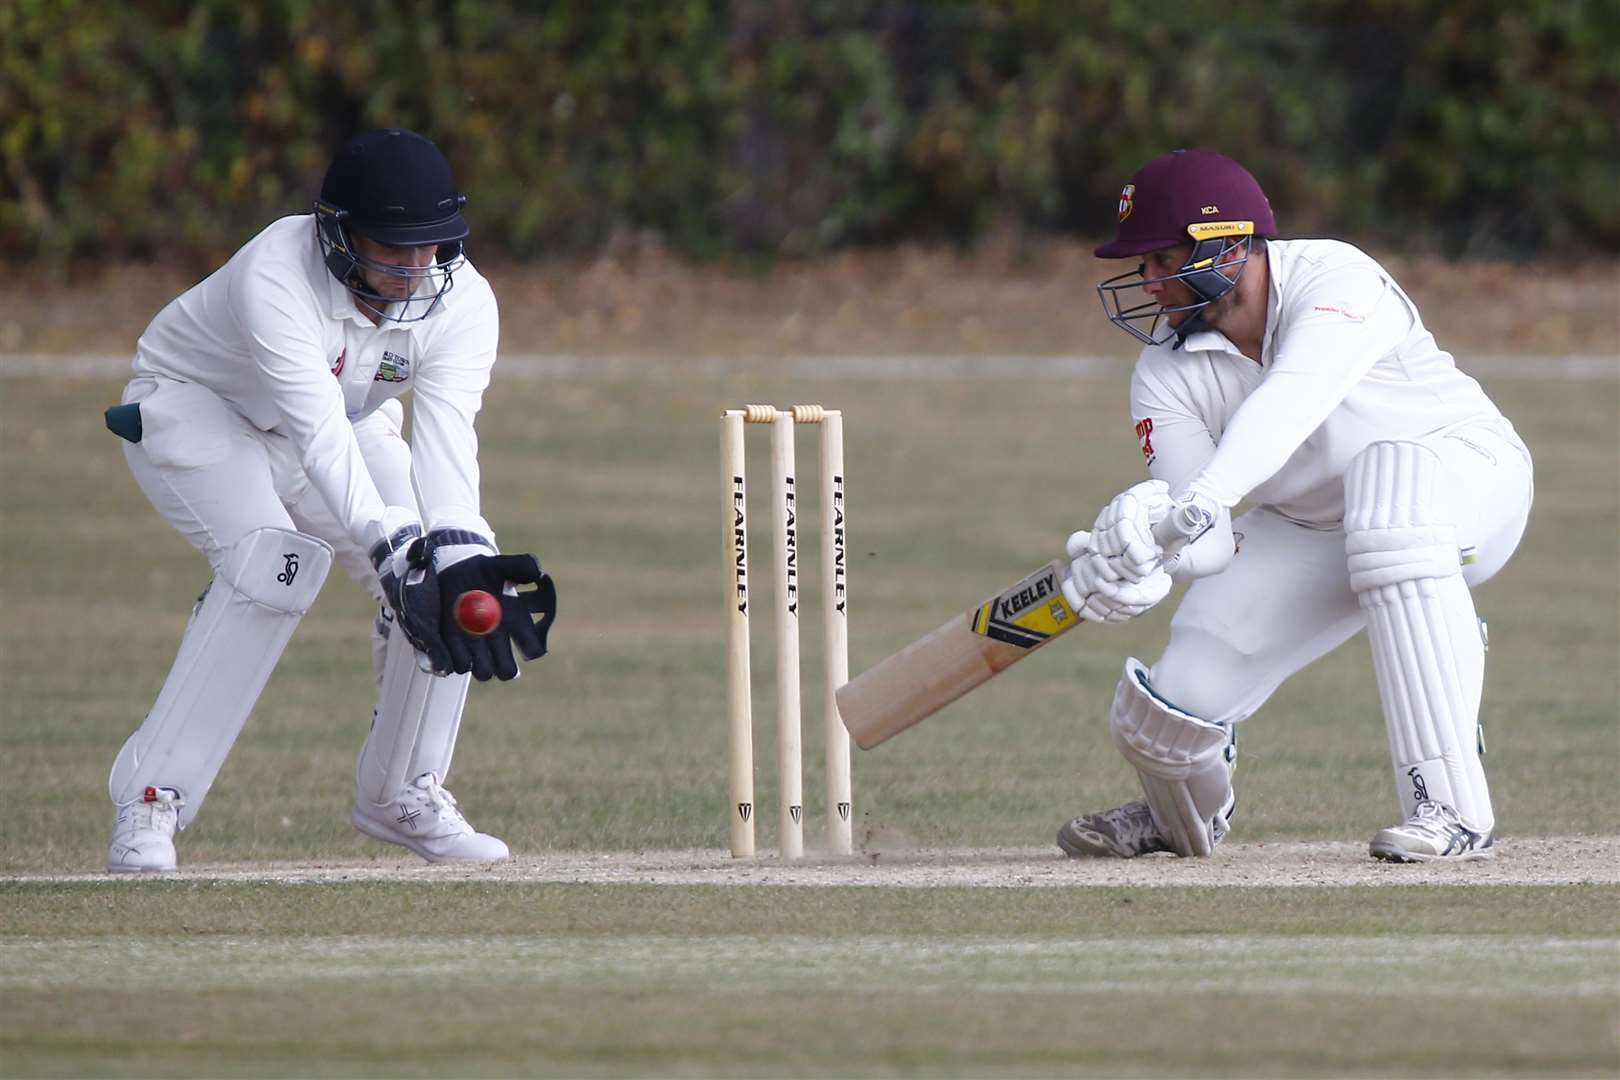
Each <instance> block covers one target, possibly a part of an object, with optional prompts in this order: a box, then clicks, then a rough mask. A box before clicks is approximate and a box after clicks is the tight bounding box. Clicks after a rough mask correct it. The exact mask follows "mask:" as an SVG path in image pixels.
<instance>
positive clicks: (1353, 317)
mask: <svg viewBox="0 0 1620 1080" xmlns="http://www.w3.org/2000/svg"><path fill="white" fill-rule="evenodd" d="M1311 310H1312V311H1325V312H1327V313H1328V314H1329V315H1343V316H1344V317H1345V318H1347V319H1349V320H1350V321H1351V322H1366V321H1367V316H1365V315H1357V314H1356V313H1355V312H1353V311H1347V310H1345V309H1344V308H1338V307H1328V306H1326V305H1324V304H1317V305H1316V306H1315V307H1314V308H1312V309H1311Z"/></svg>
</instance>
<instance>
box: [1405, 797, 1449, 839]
mask: <svg viewBox="0 0 1620 1080" xmlns="http://www.w3.org/2000/svg"><path fill="white" fill-rule="evenodd" d="M1407 825H1409V826H1411V827H1412V828H1414V829H1423V830H1426V831H1428V832H1430V833H1434V834H1436V835H1440V834H1443V833H1446V832H1449V831H1450V830H1451V829H1453V828H1455V827H1459V826H1461V825H1462V818H1461V817H1460V816H1459V815H1458V813H1457V811H1455V810H1453V809H1452V808H1451V807H1449V806H1447V805H1446V804H1445V803H1438V802H1435V801H1434V800H1433V799H1426V800H1424V801H1423V802H1420V803H1418V804H1417V808H1416V809H1415V810H1413V812H1412V817H1411V819H1410V820H1408V821H1407Z"/></svg>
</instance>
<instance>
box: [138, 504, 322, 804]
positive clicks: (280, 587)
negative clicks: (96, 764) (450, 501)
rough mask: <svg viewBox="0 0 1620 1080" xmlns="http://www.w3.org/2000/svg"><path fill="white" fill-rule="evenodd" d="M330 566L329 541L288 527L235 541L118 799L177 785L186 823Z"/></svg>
mask: <svg viewBox="0 0 1620 1080" xmlns="http://www.w3.org/2000/svg"><path fill="white" fill-rule="evenodd" d="M331 567H332V549H331V548H330V547H328V546H327V545H326V544H325V543H324V542H323V541H321V540H319V539H317V538H316V537H313V536H306V535H305V534H303V533H300V532H294V531H293V530H291V529H278V528H266V529H257V530H255V531H253V532H250V533H248V534H247V535H246V536H244V537H242V539H240V540H238V541H237V542H236V543H235V544H234V545H232V547H231V549H230V550H229V551H228V552H226V553H225V558H224V559H223V560H222V561H221V563H220V565H219V568H218V570H217V571H216V572H215V574H214V580H213V582H212V583H211V584H210V585H209V586H208V591H207V592H206V593H204V594H203V599H202V601H201V602H200V603H199V604H198V605H197V610H196V611H195V612H193V613H192V616H191V622H190V624H189V625H188V626H187V627H186V634H185V637H184V638H182V639H181V641H180V651H179V653H178V654H176V656H175V658H174V664H173V666H172V667H170V669H169V677H168V678H167V679H166V680H165V681H164V683H163V689H162V690H161V691H160V692H159V693H158V699H157V703H156V704H154V705H153V706H152V710H151V712H149V713H147V714H146V719H145V720H144V721H142V722H141V726H140V727H139V728H137V729H136V730H135V734H133V735H131V736H130V737H129V739H128V740H127V741H126V742H125V743H124V748H123V749H122V750H120V751H119V752H118V757H117V759H116V760H114V762H113V767H112V773H111V775H109V776H108V778H107V794H109V795H110V796H112V800H113V802H115V803H117V804H119V805H123V804H124V803H127V802H131V801H132V800H134V799H136V798H139V797H140V795H141V793H142V792H143V791H145V790H146V788H147V787H148V786H150V785H159V786H163V787H172V788H178V789H179V790H180V792H181V793H182V794H183V795H184V796H185V799H186V802H185V805H184V806H183V807H182V808H181V810H180V827H181V828H182V829H183V828H185V827H186V826H187V825H189V824H190V823H191V821H192V819H193V818H195V817H196V816H197V811H198V809H200V808H201V806H202V803H203V799H204V798H206V797H207V795H208V789H209V788H210V787H211V786H213V783H214V777H216V776H218V775H219V769H220V766H221V765H223V764H224V763H225V756H226V755H227V754H229V753H230V751H231V746H232V745H233V744H235V742H236V737H237V736H238V735H239V734H241V732H242V725H243V724H245V723H246V722H247V718H248V714H249V713H251V712H252V711H253V706H254V703H255V702H257V701H258V700H259V693H260V692H261V691H262V690H263V689H264V684H265V682H266V681H268V680H269V678H270V672H272V671H273V670H275V666H276V662H277V661H278V660H280V659H281V653H282V650H283V649H285V648H286V647H287V641H288V639H290V638H291V637H292V633H293V630H294V629H295V628H296V627H297V626H298V620H299V619H301V618H303V616H304V612H306V611H308V610H309V607H310V605H311V604H313V603H314V602H315V597H316V596H317V595H319V594H320V591H321V584H322V583H323V582H324V581H325V580H326V572H327V571H328V570H330V569H331Z"/></svg>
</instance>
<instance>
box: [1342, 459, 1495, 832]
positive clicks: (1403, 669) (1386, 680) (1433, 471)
mask: <svg viewBox="0 0 1620 1080" xmlns="http://www.w3.org/2000/svg"><path fill="white" fill-rule="evenodd" d="M1443 482H1444V473H1443V471H1442V469H1441V467H1440V459H1439V457H1438V456H1437V455H1436V454H1435V453H1434V452H1433V451H1432V450H1430V449H1429V448H1428V447H1426V446H1423V445H1421V444H1419V443H1409V442H1378V443H1373V444H1372V445H1371V446H1369V447H1367V449H1365V450H1363V451H1362V452H1361V453H1360V454H1358V455H1356V457H1355V459H1354V460H1353V461H1352V462H1351V463H1350V468H1349V470H1348V471H1347V472H1346V473H1345V482H1344V498H1345V553H1346V556H1347V564H1348V566H1349V570H1350V587H1351V588H1352V589H1354V590H1355V592H1356V595H1357V597H1358V598H1359V599H1360V602H1361V607H1362V610H1363V611H1365V612H1366V614H1367V639H1368V642H1369V643H1370V645H1371V646H1372V657H1373V671H1374V673H1375V674H1376V676H1377V679H1378V694H1379V698H1380V700H1381V703H1382V705H1383V709H1384V726H1385V730H1386V733H1387V734H1388V736H1389V749H1390V756H1391V758H1392V760H1393V763H1394V771H1395V788H1396V791H1397V793H1398V794H1399V796H1400V802H1401V810H1402V813H1403V815H1404V817H1407V818H1410V817H1411V816H1412V814H1413V812H1414V811H1415V810H1416V808H1417V804H1418V803H1420V802H1423V801H1427V800H1432V801H1435V802H1443V803H1446V804H1448V805H1450V806H1451V807H1452V808H1453V809H1454V810H1456V811H1457V813H1458V815H1460V816H1461V818H1462V820H1463V824H1465V825H1466V826H1468V828H1470V829H1473V830H1475V831H1476V832H1481V833H1489V832H1490V831H1491V829H1492V828H1493V827H1494V826H1495V823H1496V821H1495V816H1494V815H1493V813H1492V811H1491V796H1490V790H1489V788H1488V787H1487V786H1486V783H1485V769H1484V767H1483V765H1482V764H1481V763H1480V759H1479V743H1478V735H1477V732H1478V725H1479V702H1480V694H1481V691H1482V688H1483V684H1484V678H1485V643H1484V641H1483V640H1482V639H1481V637H1480V633H1479V618H1478V615H1477V614H1476V613H1475V611H1474V600H1473V597H1472V595H1471V594H1470V593H1469V591H1468V585H1467V583H1466V582H1465V581H1464V580H1463V578H1462V564H1461V560H1460V558H1459V556H1458V547H1457V531H1456V527H1455V525H1454V524H1453V523H1452V521H1451V520H1450V517H1449V514H1448V512H1447V511H1446V510H1445V508H1444V501H1443V500H1444V495H1443V492H1442V490H1441V484H1442V483H1443Z"/></svg>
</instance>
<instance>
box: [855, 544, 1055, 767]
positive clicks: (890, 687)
mask: <svg viewBox="0 0 1620 1080" xmlns="http://www.w3.org/2000/svg"><path fill="white" fill-rule="evenodd" d="M1063 578H1064V564H1063V563H1062V562H1059V561H1056V560H1054V561H1052V562H1050V563H1048V564H1047V565H1045V566H1043V567H1041V568H1040V569H1039V570H1037V571H1035V572H1034V573H1032V574H1030V575H1029V576H1027V577H1025V578H1023V579H1021V580H1020V581H1019V582H1018V583H1017V584H1015V585H1013V586H1012V587H1011V588H1008V589H1005V590H1003V591H1002V592H999V593H997V594H996V595H994V596H992V597H990V598H989V599H987V600H985V601H984V603H982V604H978V605H977V606H975V607H973V608H972V609H970V610H969V611H967V612H966V613H964V614H962V615H958V616H956V617H955V618H953V619H950V620H949V621H948V622H946V623H945V624H944V625H943V626H940V627H939V628H938V629H936V630H934V631H933V632H932V633H929V634H926V635H924V636H923V637H921V638H918V639H917V640H916V641H914V642H912V643H911V644H910V645H907V646H906V647H905V648H904V649H901V650H900V651H899V652H897V653H895V654H894V655H893V656H891V657H889V658H888V659H886V660H883V661H881V662H879V663H878V664H877V665H876V666H875V667H873V668H872V669H870V670H869V671H867V672H865V673H863V674H862V675H860V676H859V677H857V678H855V679H853V680H851V681H850V682H848V683H845V684H844V685H843V686H842V687H840V688H839V690H838V694H837V697H838V713H839V715H840V716H841V717H843V720H844V726H845V727H846V728H848V729H849V734H850V737H851V738H853V739H854V740H855V745H857V746H859V747H860V748H861V749H862V750H870V749H872V748H873V747H874V746H877V745H878V744H880V743H882V742H884V741H885V740H887V739H890V738H892V737H894V736H895V735H898V734H899V733H900V732H902V731H904V730H906V729H907V728H909V727H911V726H912V725H913V724H916V723H918V722H920V721H922V720H926V719H927V718H928V717H930V716H932V715H933V714H934V713H936V712H938V711H939V710H940V709H942V708H944V707H945V706H946V705H949V704H950V703H951V702H953V701H955V700H956V699H957V698H959V697H961V696H962V695H963V694H966V693H967V692H968V691H969V690H972V689H973V688H974V687H976V686H978V685H979V684H981V683H983V682H985V681H987V680H989V679H991V678H994V677H995V676H996V675H998V674H1000V673H1001V672H1002V671H1005V670H1006V669H1007V668H1009V667H1011V666H1012V665H1014V664H1016V663H1018V661H1020V660H1022V659H1023V658H1024V657H1026V656H1028V655H1029V654H1030V653H1032V652H1034V651H1035V650H1036V649H1038V648H1040V647H1041V646H1043V645H1045V644H1046V643H1047V642H1049V641H1051V640H1052V639H1053V638H1056V637H1057V636H1058V635H1060V634H1064V633H1067V632H1068V631H1069V630H1071V629H1073V628H1074V627H1075V626H1078V625H1079V624H1080V623H1081V622H1083V621H1084V620H1083V619H1081V618H1080V617H1079V616H1078V615H1076V614H1075V613H1074V610H1073V609H1072V608H1070V607H1069V605H1068V602H1067V601H1066V600H1064V599H1063V589H1062V584H1063Z"/></svg>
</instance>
